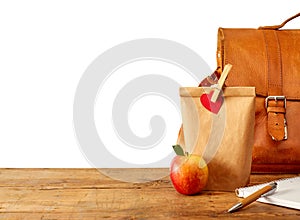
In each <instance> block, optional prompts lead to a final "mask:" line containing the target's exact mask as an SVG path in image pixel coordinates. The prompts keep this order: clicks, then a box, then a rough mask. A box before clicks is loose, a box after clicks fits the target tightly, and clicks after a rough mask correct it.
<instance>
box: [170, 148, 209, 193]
mask: <svg viewBox="0 0 300 220" xmlns="http://www.w3.org/2000/svg"><path fill="white" fill-rule="evenodd" d="M173 148H174V150H175V152H176V153H177V156H175V157H174V158H173V160H172V162H171V170H170V178H171V181H172V183H173V186H174V188H175V189H176V190H177V192H179V193H181V194H184V195H194V194H198V193H200V192H201V191H202V190H203V188H204V187H205V186H206V184H207V180H208V168H207V164H206V162H205V161H204V159H203V158H202V157H201V156H199V155H195V154H187V153H183V150H182V148H181V147H180V146H179V145H175V146H173ZM175 148H176V149H175ZM180 148H181V150H180Z"/></svg>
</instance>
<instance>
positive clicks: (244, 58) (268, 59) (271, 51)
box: [217, 13, 300, 173]
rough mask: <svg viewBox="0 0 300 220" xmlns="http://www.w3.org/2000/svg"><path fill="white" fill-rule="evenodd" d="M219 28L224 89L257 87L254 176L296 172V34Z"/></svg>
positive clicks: (299, 161)
mask: <svg viewBox="0 0 300 220" xmlns="http://www.w3.org/2000/svg"><path fill="white" fill-rule="evenodd" d="M299 16H300V13H298V14H296V15H295V16H293V17H291V18H289V19H287V20H286V21H284V22H283V23H282V24H281V25H275V26H264V27H259V28H258V29H252V28H219V30H218V47H217V64H218V67H221V68H220V71H222V69H223V67H224V65H225V64H226V63H230V64H232V65H233V68H232V70H231V72H230V74H229V76H228V78H227V81H226V86H254V87H255V88H256V111H255V133H254V147H253V159H252V172H265V173H271V172H281V173H299V172H300V133H299V132H300V30H299V29H282V28H283V26H284V25H285V24H286V23H287V22H289V21H291V20H292V19H294V18H296V17H299Z"/></svg>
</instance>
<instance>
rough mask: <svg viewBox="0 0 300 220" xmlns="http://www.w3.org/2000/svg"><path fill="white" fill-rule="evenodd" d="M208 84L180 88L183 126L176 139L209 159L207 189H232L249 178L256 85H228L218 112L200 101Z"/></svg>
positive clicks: (207, 91)
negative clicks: (209, 109)
mask: <svg viewBox="0 0 300 220" xmlns="http://www.w3.org/2000/svg"><path fill="white" fill-rule="evenodd" d="M211 89H212V88H209V87H182V88H180V102H181V114H182V122H183V127H182V128H181V129H180V132H179V135H178V140H177V143H178V144H180V145H181V146H182V147H184V148H185V150H186V151H188V152H190V153H194V154H200V155H202V156H203V158H204V159H205V161H206V162H207V163H208V169H209V177H208V184H207V187H206V189H207V190H224V191H230V190H234V189H235V188H237V187H241V186H245V185H246V184H247V183H248V182H249V177H250V171H251V159H252V146H253V135H254V117H255V114H254V111H255V88H254V87H226V88H225V89H224V93H223V94H222V95H223V96H224V100H225V101H224V103H223V106H222V107H221V109H220V111H219V113H218V114H213V113H211V112H210V111H208V110H207V109H205V108H204V107H203V106H202V105H201V102H200V98H199V97H200V96H201V95H202V94H203V93H209V92H210V91H211Z"/></svg>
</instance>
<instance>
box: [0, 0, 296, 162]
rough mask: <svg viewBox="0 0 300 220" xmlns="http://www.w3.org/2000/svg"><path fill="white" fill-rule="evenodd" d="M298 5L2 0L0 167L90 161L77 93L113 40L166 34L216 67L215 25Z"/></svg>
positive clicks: (279, 13) (261, 20)
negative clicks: (76, 123) (76, 119)
mask: <svg viewBox="0 0 300 220" xmlns="http://www.w3.org/2000/svg"><path fill="white" fill-rule="evenodd" d="M299 11H300V4H299V2H298V1H273V0H260V1H257V0H252V1H228V0H227V1H222V0H219V1H217V0H209V1H199V0H194V1H175V0H151V1H150V0H149V1H142V0H136V1H133V0H126V1H124V0H120V1H116V0H110V1H74V0H72V1H56V0H52V1H40V0H38V1H31V0H28V1H14V0H11V1H1V3H0V77H1V78H0V167H90V166H91V165H90V164H89V163H88V162H87V160H86V159H85V157H84V156H83V154H82V153H81V151H80V148H79V146H78V144H77V140H76V137H75V134H74V130H73V122H72V120H73V119H72V117H73V116H72V111H73V101H74V94H75V91H76V87H77V84H78V82H79V80H80V77H81V76H82V74H83V73H84V71H85V70H86V68H87V67H88V65H89V64H90V63H91V62H92V61H93V60H94V59H95V58H96V57H97V56H98V55H100V54H102V53H103V52H105V51H106V50H108V49H109V48H111V47H113V46H115V45H118V44H120V43H123V42H126V41H129V40H134V39H139V38H162V39H168V40H173V41H176V42H178V43H181V44H184V45H185V46H187V47H189V48H190V49H192V50H194V51H195V52H196V53H198V54H199V55H200V56H201V57H202V58H203V59H204V60H205V61H206V62H207V63H208V64H209V66H210V67H211V69H214V68H215V50H216V35H217V28H218V27H220V26H222V27H253V28H256V27H258V26H261V25H275V24H279V23H281V22H282V21H283V20H285V19H286V18H288V17H290V16H292V15H294V14H296V13H297V12H299ZM288 27H289V28H290V27H298V28H300V21H299V19H298V20H297V21H294V22H293V23H292V24H290V25H289V26H288ZM176 126H177V125H176Z"/></svg>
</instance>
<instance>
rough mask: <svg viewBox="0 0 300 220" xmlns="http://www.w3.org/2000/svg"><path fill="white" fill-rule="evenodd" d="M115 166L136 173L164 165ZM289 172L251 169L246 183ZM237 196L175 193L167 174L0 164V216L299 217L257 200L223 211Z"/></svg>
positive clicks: (91, 219)
mask: <svg viewBox="0 0 300 220" xmlns="http://www.w3.org/2000/svg"><path fill="white" fill-rule="evenodd" d="M115 171H117V172H121V173H123V174H124V175H133V174H134V173H135V172H136V175H139V174H141V173H150V174H151V173H157V172H162V171H164V172H165V171H166V170H162V169H147V170H145V169H144V170H127V169H121V170H115ZM112 172H114V171H112ZM291 176H295V175H292V174H290V175H289V174H285V175H252V176H251V183H250V184H257V183H262V182H265V181H271V180H274V179H279V178H285V177H291ZM238 201H239V198H237V197H236V196H235V194H234V193H233V192H216V191H204V192H203V193H201V194H199V195H197V196H184V195H180V194H178V193H177V192H176V191H175V190H174V189H173V187H172V184H171V182H170V180H169V177H168V176H167V177H165V178H162V179H160V180H157V181H152V182H147V183H128V182H127V183H126V182H121V181H117V180H113V179H111V178H109V177H106V176H104V175H103V174H101V173H100V172H99V171H98V170H96V169H0V219H1V220H4V219H5V220H16V219H24V220H27V219H28V220H35V219H40V220H55V219H59V220H63V219H78V220H79V219H80V220H95V219H198V218H200V219H201V218H202V219H215V218H221V219H256V220H259V219H300V211H297V210H293V209H287V208H282V207H277V206H273V205H267V204H262V203H259V202H254V203H252V204H251V205H249V206H247V207H245V208H244V209H242V210H240V211H239V212H236V213H232V214H230V213H227V212H226V210H227V209H228V208H229V207H230V206H231V205H232V204H234V203H236V202H238Z"/></svg>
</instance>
